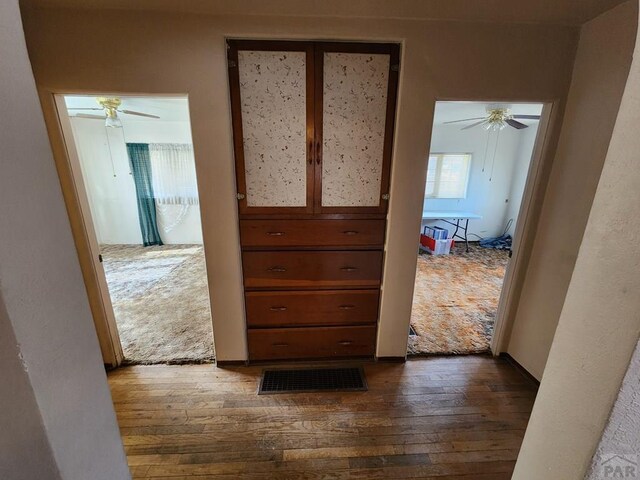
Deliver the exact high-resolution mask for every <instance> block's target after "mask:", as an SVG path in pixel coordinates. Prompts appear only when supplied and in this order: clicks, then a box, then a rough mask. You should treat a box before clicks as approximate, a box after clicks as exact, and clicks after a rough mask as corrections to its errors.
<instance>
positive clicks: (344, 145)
mask: <svg viewBox="0 0 640 480" xmlns="http://www.w3.org/2000/svg"><path fill="white" fill-rule="evenodd" d="M393 47H394V46H390V45H354V44H347V45H341V44H329V45H327V44H323V46H321V47H320V48H317V49H316V104H318V102H319V100H320V99H321V102H322V108H321V116H319V114H318V108H316V128H317V133H316V137H317V138H316V141H320V142H321V171H320V173H318V172H316V182H317V184H316V189H317V191H319V192H320V194H319V195H318V194H316V197H320V198H319V199H318V198H316V210H319V211H320V212H322V213H332V212H333V213H357V212H362V213H364V212H375V213H378V212H385V211H386V200H385V199H383V195H384V194H387V193H388V182H389V168H390V157H391V137H392V134H393V115H394V112H395V88H396V83H397V73H396V72H395V71H392V69H391V66H392V65H395V64H397V58H395V57H396V55H397V49H395V48H393ZM394 53H395V54H396V55H394ZM318 70H321V72H322V73H321V76H320V73H318ZM320 89H321V92H320V91H319V90H320ZM318 137H319V138H318Z"/></svg>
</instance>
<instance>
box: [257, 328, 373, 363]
mask: <svg viewBox="0 0 640 480" xmlns="http://www.w3.org/2000/svg"><path fill="white" fill-rule="evenodd" d="M248 338H249V360H284V359H286V360H292V359H299V358H332V357H362V356H372V355H373V354H374V352H375V343H376V327H375V326H358V327H316V328H314V327H309V328H272V329H257V330H251V329H250V330H249V333H248Z"/></svg>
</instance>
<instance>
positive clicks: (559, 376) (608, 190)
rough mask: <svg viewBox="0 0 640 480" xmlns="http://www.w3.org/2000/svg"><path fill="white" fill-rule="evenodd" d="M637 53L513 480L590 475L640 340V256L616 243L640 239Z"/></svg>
mask: <svg viewBox="0 0 640 480" xmlns="http://www.w3.org/2000/svg"><path fill="white" fill-rule="evenodd" d="M635 18H636V19H637V18H638V14H637V12H635ZM635 55H636V58H635V59H634V61H633V63H632V65H631V71H630V73H629V77H628V80H627V84H626V87H625V90H624V95H623V98H622V102H621V105H620V111H619V113H618V115H617V119H616V122H615V127H614V130H613V136H612V137H611V142H610V144H609V150H608V152H607V154H606V159H605V162H604V168H603V170H602V176H601V177H600V181H599V182H598V187H597V190H596V195H595V198H594V200H593V206H592V209H591V213H590V214H589V220H588V223H587V228H586V230H585V232H584V237H583V241H582V245H581V246H580V251H579V253H578V259H577V261H576V264H575V269H574V272H573V277H572V279H571V283H570V285H569V289H568V291H567V297H566V300H565V303H564V306H563V309H562V314H561V316H560V321H559V323H558V328H557V331H556V335H555V338H554V340H553V344H552V346H551V351H550V354H549V360H548V362H547V368H546V370H545V372H544V377H543V379H542V384H541V386H540V391H539V393H538V397H537V400H536V404H535V406H534V408H533V413H532V416H531V420H530V422H529V427H528V429H527V433H526V435H525V438H524V443H523V445H522V449H521V451H520V456H519V457H518V463H517V465H516V469H515V473H514V476H513V478H514V480H529V479H531V480H534V479H535V480H538V479H562V480H582V479H583V478H585V473H586V472H587V470H588V468H589V465H590V462H591V458H592V455H593V453H594V451H595V449H596V446H597V445H598V442H599V440H600V438H601V436H602V433H603V430H604V426H605V423H606V421H607V418H608V417H609V415H610V412H611V407H612V405H613V403H614V401H615V399H616V397H617V396H618V392H619V391H620V386H621V384H622V381H623V377H624V375H625V372H626V370H627V368H628V366H629V362H630V359H631V357H632V354H633V351H634V348H635V347H636V345H637V343H638V338H639V336H640V315H639V314H638V312H640V295H638V292H640V250H638V249H637V248H629V244H628V242H626V241H608V240H609V239H634V238H636V237H637V236H638V232H640V216H639V215H637V213H636V210H637V207H638V205H640V169H639V168H638V152H640V135H638V129H637V128H633V127H632V126H634V125H638V124H639V123H640V41H638V43H637V44H636V47H635ZM583 138H584V141H588V135H587V134H585V135H583ZM636 387H637V386H636ZM636 391H637V389H636ZM631 408H633V409H635V410H637V408H638V405H637V404H636V405H634V406H632V407H631ZM614 419H615V417H614ZM626 420H627V421H628V422H629V423H628V424H627V426H628V427H633V425H634V419H633V417H631V418H628V419H626ZM614 421H615V420H614ZM635 425H636V426H637V421H636V423H635ZM634 433H635V432H634ZM630 444H632V442H630ZM614 453H628V452H625V451H621V452H614ZM635 453H638V452H635Z"/></svg>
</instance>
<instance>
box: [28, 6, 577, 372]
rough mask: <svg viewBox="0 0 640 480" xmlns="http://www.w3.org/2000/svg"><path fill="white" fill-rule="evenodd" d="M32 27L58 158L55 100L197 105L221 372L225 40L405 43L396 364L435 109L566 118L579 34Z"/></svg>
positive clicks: (226, 244)
mask: <svg viewBox="0 0 640 480" xmlns="http://www.w3.org/2000/svg"><path fill="white" fill-rule="evenodd" d="M24 17H25V24H26V29H27V43H28V45H29V50H30V56H31V60H32V64H33V67H34V72H35V76H36V79H37V82H38V85H39V87H40V90H41V93H42V99H43V103H44V108H45V115H46V117H47V119H48V125H49V128H50V132H51V133H52V142H53V146H54V151H55V152H57V154H58V155H57V156H58V157H60V156H61V155H62V150H61V144H60V139H59V132H58V129H57V125H56V121H55V118H54V117H53V115H52V110H51V109H52V106H51V103H50V102H49V100H48V99H49V92H120V93H156V94H162V93H186V94H188V95H189V102H190V111H191V125H192V133H193V143H194V150H195V154H196V164H197V165H196V167H197V171H198V180H199V191H200V195H201V202H202V221H203V234H204V241H205V250H206V256H207V269H208V274H209V285H210V288H211V299H212V314H213V320H214V330H215V343H216V353H217V356H218V358H219V359H221V360H239V359H244V358H246V343H245V324H244V310H243V298H242V284H241V281H242V278H241V265H240V255H239V242H238V229H237V205H236V200H235V180H234V166H233V152H232V141H231V119H230V112H229V99H228V84H227V70H226V58H225V44H224V38H225V36H233V37H262V38H267V37H278V38H300V39H346V40H348V39H356V40H360V39H372V40H383V41H385V40H386V41H401V42H403V46H402V47H403V48H402V65H401V72H400V77H401V78H400V95H399V103H398V111H397V128H396V135H395V145H394V159H393V167H392V178H391V182H392V185H391V202H390V212H389V232H388V242H387V247H386V248H387V255H386V264H385V270H384V288H383V297H382V310H381V319H380V328H379V342H378V355H379V356H391V357H399V356H404V355H405V351H406V342H407V329H408V323H409V317H410V311H411V300H412V290H413V279H414V273H415V266H416V248H415V243H416V236H417V234H418V231H419V225H420V215H421V209H422V200H423V189H424V176H425V172H426V160H427V153H428V146H429V136H430V132H431V127H432V125H431V124H432V114H433V108H434V102H435V100H436V99H469V100H472V99H475V100H501V99H504V100H519V101H556V102H558V103H557V107H558V108H556V109H554V112H555V115H556V117H555V119H556V120H557V119H558V118H561V112H562V106H563V99H564V98H565V96H566V92H567V89H568V85H569V82H570V74H571V68H572V64H573V58H574V53H575V48H576V42H577V31H576V29H574V28H571V27H562V26H540V25H538V26H536V25H526V24H520V25H499V26H496V25H492V24H488V23H484V24H483V23H477V24H474V23H462V22H461V23H447V22H429V21H400V20H376V19H369V20H364V19H346V18H342V19H338V18H327V17H323V18H320V17H318V18H314V17H312V16H308V17H300V18H296V17H273V16H272V17H258V16H246V17H234V16H228V17H219V16H206V15H190V14H180V13H175V14H163V13H141V12H125V11H120V12H106V11H105V12H101V13H100V14H96V13H95V12H91V11H71V10H66V11H64V10H46V11H26V12H25V13H24ZM556 136H557V130H554V131H553V132H552V134H551V141H550V144H549V149H550V150H553V144H554V138H556Z"/></svg>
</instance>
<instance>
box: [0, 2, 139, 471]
mask: <svg viewBox="0 0 640 480" xmlns="http://www.w3.org/2000/svg"><path fill="white" fill-rule="evenodd" d="M0 111H2V112H4V115H2V116H0V145H1V148H2V152H1V153H0V172H1V173H0V219H1V222H2V224H1V226H0V368H2V373H1V374H0V379H1V383H0V412H1V413H0V478H2V479H7V480H8V479H11V480H18V479H20V480H21V479H25V480H32V479H43V480H45V479H47V480H48V479H51V480H56V479H58V478H62V479H65V480H71V479H74V480H75V479H91V480H126V479H128V478H130V476H129V470H128V468H127V465H126V459H125V455H124V449H123V447H122V441H121V440H120V432H119V430H118V425H117V423H116V416H115V413H114V409H113V404H112V402H111V395H110V392H109V387H108V385H107V382H106V375H105V371H104V367H103V365H102V359H101V358H100V349H99V346H98V341H97V338H96V331H95V329H94V327H93V325H92V321H91V312H90V310H89V304H88V302H87V295H86V293H85V289H84V285H83V283H82V277H81V274H80V267H79V264H78V257H77V255H76V251H75V248H74V245H73V238H72V236H71V229H70V227H69V220H68V218H67V214H66V212H65V206H64V201H63V198H62V193H61V191H60V183H59V182H58V179H57V175H56V170H55V167H54V163H53V157H52V154H51V147H50V145H49V139H48V138H47V133H46V130H45V125H44V121H43V118H42V110H41V108H40V105H39V103H38V95H37V91H36V85H35V82H34V79H33V74H32V72H31V69H30V65H29V58H28V57H27V49H26V45H25V41H24V36H23V32H22V28H21V24H20V12H19V9H18V2H17V0H11V1H3V2H0Z"/></svg>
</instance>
